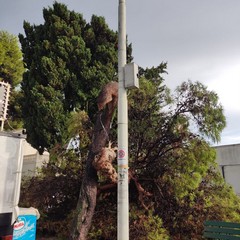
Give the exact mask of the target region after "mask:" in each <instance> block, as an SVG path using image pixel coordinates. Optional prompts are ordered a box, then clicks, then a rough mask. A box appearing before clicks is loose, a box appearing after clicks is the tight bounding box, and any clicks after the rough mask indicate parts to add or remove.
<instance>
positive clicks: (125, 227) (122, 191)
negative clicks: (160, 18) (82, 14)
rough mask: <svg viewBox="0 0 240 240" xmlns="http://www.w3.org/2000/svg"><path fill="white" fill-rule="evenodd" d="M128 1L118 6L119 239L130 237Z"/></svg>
mask: <svg viewBox="0 0 240 240" xmlns="http://www.w3.org/2000/svg"><path fill="white" fill-rule="evenodd" d="M126 58H127V57H126V1H125V0H119V6H118V228H117V229H118V234H117V239H118V240H128V239H129V202H128V199H129V197H128V109H127V90H126V89H125V84H124V81H125V79H124V78H125V76H124V67H125V65H126Z"/></svg>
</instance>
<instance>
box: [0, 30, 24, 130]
mask: <svg viewBox="0 0 240 240" xmlns="http://www.w3.org/2000/svg"><path fill="white" fill-rule="evenodd" d="M0 49H1V51H0V81H4V82H7V83H9V84H10V85H11V94H10V102H9V111H8V119H9V120H10V122H11V125H13V127H14V128H15V127H16V128H17V127H19V124H21V109H20V103H19V99H20V96H21V93H20V91H19V89H18V88H17V87H18V86H19V83H20V82H21V81H22V75H23V72H24V65H23V59H22V52H21V49H20V46H19V41H18V38H17V37H16V36H14V35H12V34H10V33H8V32H6V31H0ZM5 127H6V128H7V127H9V126H6V125H5Z"/></svg>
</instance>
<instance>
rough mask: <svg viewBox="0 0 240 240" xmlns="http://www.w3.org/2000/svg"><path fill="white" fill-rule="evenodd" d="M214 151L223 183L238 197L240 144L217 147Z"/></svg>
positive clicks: (239, 185) (239, 188)
mask: <svg viewBox="0 0 240 240" xmlns="http://www.w3.org/2000/svg"><path fill="white" fill-rule="evenodd" d="M215 149H216V152H217V159H216V160H217V162H218V164H219V167H220V171H221V173H222V175H223V177H224V179H225V181H226V182H227V183H229V184H230V185H231V186H232V187H233V189H234V190H235V192H236V193H237V194H238V195H240V144H232V145H223V146H217V147H215Z"/></svg>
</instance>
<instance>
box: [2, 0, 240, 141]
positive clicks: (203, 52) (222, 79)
mask: <svg viewBox="0 0 240 240" xmlns="http://www.w3.org/2000/svg"><path fill="white" fill-rule="evenodd" d="M53 2H54V1H53V0H0V6H1V8H0V30H6V31H8V32H9V33H11V34H15V35H18V33H23V27H22V26H23V20H26V21H28V22H30V23H31V24H37V25H38V24H40V23H43V17H42V9H43V7H48V6H52V4H53ZM59 2H62V3H65V4H66V5H67V6H68V8H69V9H70V10H75V11H76V12H79V13H82V14H83V17H84V18H85V19H86V20H87V21H89V20H90V18H91V16H92V15H93V14H95V15H99V16H104V17H105V19H106V21H107V23H108V25H109V26H110V28H112V29H113V30H117V25H118V16H117V14H118V0H115V1H114V0H61V1H59ZM126 2H127V34H128V39H129V42H131V43H132V44H133V56H134V62H136V63H137V64H138V65H140V66H143V67H152V66H157V65H158V64H159V63H161V62H162V61H167V62H168V75H166V77H165V79H166V84H167V85H168V86H169V87H170V88H172V89H174V88H175V87H176V86H177V85H179V84H180V83H182V82H183V81H186V80H188V79H190V80H192V81H200V82H202V83H204V84H205V85H206V86H208V88H209V89H210V90H214V91H215V92H217V93H218V95H219V98H220V102H221V103H222V105H223V107H224V111H225V115H226V117H227V128H226V129H225V130H224V132H223V134H222V140H221V142H220V143H219V144H220V145H223V144H234V143H240V121H239V119H240V94H239V92H240V30H239V26H240V0H201V1H200V0H126Z"/></svg>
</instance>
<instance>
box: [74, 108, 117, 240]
mask: <svg viewBox="0 0 240 240" xmlns="http://www.w3.org/2000/svg"><path fill="white" fill-rule="evenodd" d="M115 105H116V104H114V106H112V107H111V108H110V107H109V105H107V106H106V107H105V109H104V110H103V111H100V112H98V114H97V119H96V123H95V127H94V132H93V139H92V145H91V147H90V151H89V154H88V158H87V162H86V169H85V173H84V175H83V181H82V186H81V189H80V195H79V199H78V204H77V209H76V212H75V217H74V222H73V228H72V233H71V239H72V240H85V239H86V238H87V234H88V231H89V229H90V227H91V222H92V217H93V214H94V210H95V206H96V199H97V183H98V176H97V171H96V170H95V168H94V167H93V165H92V162H93V160H94V157H95V156H96V155H97V154H99V152H100V151H101V149H102V148H103V147H105V146H106V143H107V141H109V137H108V135H109V131H110V125H111V121H112V117H113V112H114V109H115V107H116V106H115Z"/></svg>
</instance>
